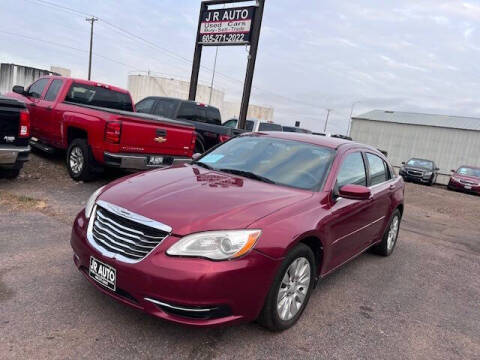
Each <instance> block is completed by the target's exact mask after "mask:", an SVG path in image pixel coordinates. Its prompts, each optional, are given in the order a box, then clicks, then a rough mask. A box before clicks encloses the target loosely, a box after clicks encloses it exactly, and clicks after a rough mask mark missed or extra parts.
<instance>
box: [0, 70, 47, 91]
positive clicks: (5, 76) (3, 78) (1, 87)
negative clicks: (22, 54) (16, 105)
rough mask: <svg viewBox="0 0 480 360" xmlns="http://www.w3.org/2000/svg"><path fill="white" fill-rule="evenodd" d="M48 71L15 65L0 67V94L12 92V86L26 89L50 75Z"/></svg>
mask: <svg viewBox="0 0 480 360" xmlns="http://www.w3.org/2000/svg"><path fill="white" fill-rule="evenodd" d="M52 74H55V73H52V72H51V71H48V70H42V69H36V68H32V67H28V66H21V65H15V64H1V65H0V94H5V93H7V92H10V91H12V87H13V86H14V85H21V86H23V87H27V86H28V85H30V84H31V83H32V82H34V81H35V80H37V79H38V78H39V77H41V76H45V75H52Z"/></svg>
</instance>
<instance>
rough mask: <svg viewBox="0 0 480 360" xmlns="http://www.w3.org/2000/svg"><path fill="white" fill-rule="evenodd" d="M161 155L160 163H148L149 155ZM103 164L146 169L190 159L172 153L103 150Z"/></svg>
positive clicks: (122, 167) (189, 159)
mask: <svg viewBox="0 0 480 360" xmlns="http://www.w3.org/2000/svg"><path fill="white" fill-rule="evenodd" d="M152 156H155V157H162V158H163V162H162V163H160V164H155V165H151V164H149V159H150V157H152ZM103 159H104V162H105V165H108V166H111V167H116V168H121V169H134V170H148V169H154V168H159V167H165V166H170V165H173V164H175V163H180V162H187V161H191V160H192V159H191V158H189V157H185V156H172V155H160V154H125V153H110V152H105V153H104V154H103Z"/></svg>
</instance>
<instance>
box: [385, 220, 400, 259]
mask: <svg viewBox="0 0 480 360" xmlns="http://www.w3.org/2000/svg"><path fill="white" fill-rule="evenodd" d="M399 224H400V219H399V217H398V216H397V215H395V217H394V218H393V219H392V222H391V223H390V229H389V230H388V237H387V248H388V251H390V250H392V249H393V246H394V245H395V242H396V241H397V236H398V228H399Z"/></svg>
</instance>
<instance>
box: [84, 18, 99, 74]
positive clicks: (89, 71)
mask: <svg viewBox="0 0 480 360" xmlns="http://www.w3.org/2000/svg"><path fill="white" fill-rule="evenodd" d="M85 20H86V21H88V22H89V23H90V55H89V58H88V80H90V78H91V76H92V47H93V23H94V22H95V21H98V18H96V17H95V16H92V17H91V18H86V19H85Z"/></svg>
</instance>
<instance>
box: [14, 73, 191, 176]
mask: <svg viewBox="0 0 480 360" xmlns="http://www.w3.org/2000/svg"><path fill="white" fill-rule="evenodd" d="M8 96H10V97H14V98H16V99H19V100H21V101H23V102H24V103H25V104H26V105H27V108H28V110H29V111H30V118H31V134H32V140H31V145H32V146H34V147H36V148H40V149H42V150H44V151H47V152H52V151H53V150H54V149H55V148H57V149H66V150H67V155H66V163H67V168H68V171H69V173H70V176H71V177H72V178H73V179H74V180H84V181H87V180H90V179H92V178H93V177H94V175H95V174H96V173H97V172H98V171H100V170H101V169H102V167H103V166H113V167H120V168H126V169H149V168H152V167H160V166H167V165H171V164H173V163H174V162H175V161H178V160H182V161H185V160H187V159H190V158H191V157H192V155H193V150H194V147H195V140H196V136H195V129H194V127H193V126H192V125H190V124H188V123H185V122H183V121H178V120H171V119H165V118H162V117H159V116H153V115H147V114H139V113H135V112H134V111H135V108H134V106H133V103H132V98H131V96H130V94H129V93H128V91H126V90H123V89H120V88H117V87H114V86H110V85H105V84H100V83H97V82H93V81H86V80H79V79H72V78H66V77H59V76H47V77H42V78H40V79H38V80H37V81H36V82H34V83H33V84H32V85H30V86H29V87H28V88H27V89H26V90H25V89H24V88H23V87H22V86H14V88H13V93H9V94H8Z"/></svg>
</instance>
